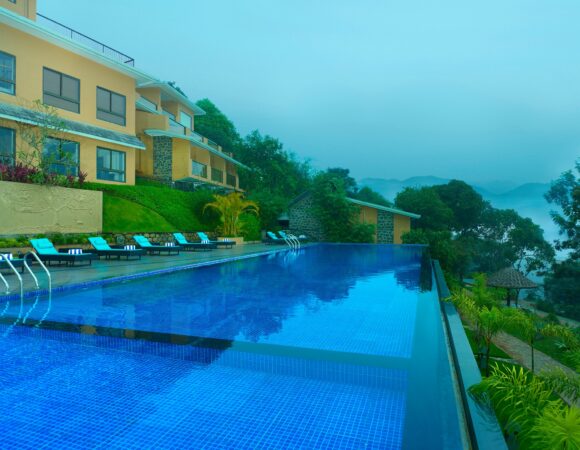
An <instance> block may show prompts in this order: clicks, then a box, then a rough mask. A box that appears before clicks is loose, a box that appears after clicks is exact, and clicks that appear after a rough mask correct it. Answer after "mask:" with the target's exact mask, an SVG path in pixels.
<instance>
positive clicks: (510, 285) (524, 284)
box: [487, 267, 538, 306]
mask: <svg viewBox="0 0 580 450" xmlns="http://www.w3.org/2000/svg"><path fill="white" fill-rule="evenodd" d="M487 285H488V286H491V287H498V288H504V289H507V299H506V300H507V305H508V306H510V305H511V292H512V291H515V293H516V295H515V301H516V306H517V304H518V297H519V295H520V290H522V289H535V288H537V287H538V285H537V284H536V283H534V282H533V281H532V280H530V279H529V278H526V277H525V276H524V275H523V274H522V273H521V272H520V271H519V270H516V269H514V268H513V267H506V268H505V269H501V270H499V271H497V272H495V273H493V274H491V275H490V276H489V277H488V279H487Z"/></svg>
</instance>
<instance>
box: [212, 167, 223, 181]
mask: <svg viewBox="0 0 580 450" xmlns="http://www.w3.org/2000/svg"><path fill="white" fill-rule="evenodd" d="M211 181H215V182H216V183H223V182H224V171H223V170H220V169H216V168H215V167H212V168H211Z"/></svg>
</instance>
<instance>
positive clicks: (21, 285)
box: [0, 254, 24, 319]
mask: <svg viewBox="0 0 580 450" xmlns="http://www.w3.org/2000/svg"><path fill="white" fill-rule="evenodd" d="M2 260H4V261H6V263H7V264H8V267H10V269H12V272H14V274H15V275H16V276H17V277H18V282H19V283H20V311H19V312H18V319H20V318H21V317H22V308H23V304H22V302H23V301H24V283H23V282H22V277H21V276H20V274H19V273H18V270H16V267H14V264H12V262H11V261H10V260H9V259H8V258H7V257H6V256H4V255H2V254H0V261H2Z"/></svg>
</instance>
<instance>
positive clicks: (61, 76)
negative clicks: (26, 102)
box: [42, 66, 81, 114]
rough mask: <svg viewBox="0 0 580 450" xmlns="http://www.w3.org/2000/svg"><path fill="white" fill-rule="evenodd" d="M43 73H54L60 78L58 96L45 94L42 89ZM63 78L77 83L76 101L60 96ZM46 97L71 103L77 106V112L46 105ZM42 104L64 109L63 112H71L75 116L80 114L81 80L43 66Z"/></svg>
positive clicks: (43, 75) (43, 76)
mask: <svg viewBox="0 0 580 450" xmlns="http://www.w3.org/2000/svg"><path fill="white" fill-rule="evenodd" d="M45 71H48V72H52V73H55V74H57V75H59V76H60V84H59V88H60V95H54V94H53V93H51V92H46V90H45V88H44V80H45ZM64 77H66V78H69V79H71V80H75V81H78V89H77V95H78V101H77V100H75V99H73V98H69V97H65V96H63V95H62V80H63V78H64ZM46 96H49V97H52V98H56V99H60V100H64V101H66V102H70V103H73V104H75V105H77V106H78V111H74V110H72V109H69V108H63V107H62V105H60V106H58V105H54V104H52V103H47V102H46ZM42 102H43V103H44V104H45V105H49V106H53V107H55V108H59V109H64V110H65V111H70V112H73V113H75V114H80V113H81V80H80V79H79V78H75V77H73V76H70V75H67V74H66V73H62V72H59V71H58V70H54V69H50V68H48V67H46V66H43V67H42Z"/></svg>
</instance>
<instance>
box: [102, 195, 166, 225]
mask: <svg viewBox="0 0 580 450" xmlns="http://www.w3.org/2000/svg"><path fill="white" fill-rule="evenodd" d="M175 230H176V228H175V227H174V226H173V225H171V224H170V223H169V222H168V221H167V220H165V218H164V217H163V216H161V215H160V214H158V213H157V212H155V211H153V210H152V209H149V208H146V207H145V206H143V205H140V204H139V203H135V202H132V201H130V200H125V199H124V198H120V197H115V196H112V195H109V194H107V193H106V192H105V193H104V195H103V231H104V232H108V233H130V232H141V231H143V232H147V231H175Z"/></svg>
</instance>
